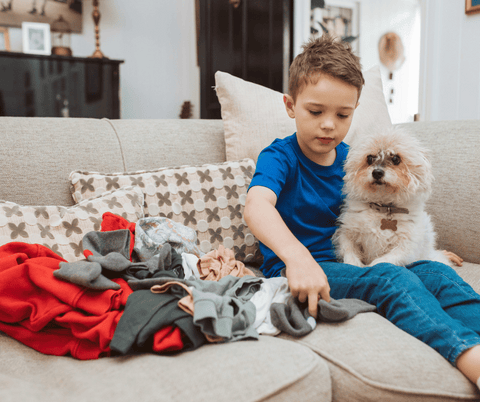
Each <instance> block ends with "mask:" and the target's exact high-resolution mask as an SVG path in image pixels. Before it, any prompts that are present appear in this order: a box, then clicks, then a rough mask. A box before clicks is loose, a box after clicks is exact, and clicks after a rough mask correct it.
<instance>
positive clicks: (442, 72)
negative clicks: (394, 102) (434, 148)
mask: <svg viewBox="0 0 480 402" xmlns="http://www.w3.org/2000/svg"><path fill="white" fill-rule="evenodd" d="M464 7H465V1H463V0H455V1H452V0H422V18H423V21H422V54H423V55H424V60H423V61H422V63H421V66H420V67H421V69H420V82H421V85H422V86H421V87H420V101H419V102H420V118H421V120H423V121H439V120H462V119H480V44H479V38H480V14H474V15H468V16H467V15H466V14H465V11H464V10H465V8H464Z"/></svg>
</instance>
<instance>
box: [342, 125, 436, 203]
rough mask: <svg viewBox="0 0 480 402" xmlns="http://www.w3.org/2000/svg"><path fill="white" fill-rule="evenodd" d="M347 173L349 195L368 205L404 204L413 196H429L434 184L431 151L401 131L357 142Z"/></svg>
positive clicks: (347, 163)
mask: <svg viewBox="0 0 480 402" xmlns="http://www.w3.org/2000/svg"><path fill="white" fill-rule="evenodd" d="M345 173H346V175H345V188H344V190H345V192H346V193H347V194H348V195H349V196H351V197H353V198H355V199H358V200H363V201H368V202H381V203H394V204H397V203H398V204H400V203H404V202H408V201H409V200H410V199H411V198H412V197H413V196H419V195H420V194H424V195H426V196H428V194H429V192H430V188H431V184H432V181H433V176H432V172H431V164H430V161H429V160H428V157H427V152H426V151H425V150H424V149H423V148H422V147H421V146H420V143H419V142H418V140H416V139H415V138H414V137H412V136H410V135H409V134H408V133H406V132H405V131H402V130H400V129H392V130H389V131H388V132H385V133H382V134H379V135H369V136H364V138H362V137H360V140H358V139H357V141H356V142H355V143H354V144H353V145H352V146H351V148H350V151H349V154H348V156H347V160H346V163H345Z"/></svg>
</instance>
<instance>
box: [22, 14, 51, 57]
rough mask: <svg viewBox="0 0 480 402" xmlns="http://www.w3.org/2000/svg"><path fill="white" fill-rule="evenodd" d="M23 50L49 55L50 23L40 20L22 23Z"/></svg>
mask: <svg viewBox="0 0 480 402" xmlns="http://www.w3.org/2000/svg"><path fill="white" fill-rule="evenodd" d="M22 42H23V52H24V53H29V54H43V55H49V54H51V53H52V45H51V39H50V24H44V23H41V22H23V23H22Z"/></svg>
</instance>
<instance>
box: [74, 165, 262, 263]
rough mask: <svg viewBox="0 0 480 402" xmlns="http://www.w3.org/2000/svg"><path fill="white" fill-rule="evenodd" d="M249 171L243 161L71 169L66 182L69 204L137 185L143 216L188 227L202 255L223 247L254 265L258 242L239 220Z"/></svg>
mask: <svg viewBox="0 0 480 402" xmlns="http://www.w3.org/2000/svg"><path fill="white" fill-rule="evenodd" d="M254 170H255V163H254V162H253V160H251V159H244V160H241V161H236V162H226V163H220V164H206V165H201V166H180V167H172V168H161V169H157V170H148V171H137V172H127V173H111V174H107V173H94V172H83V171H75V172H72V173H71V174H70V181H71V183H72V196H73V199H74V200H75V202H81V200H83V199H85V198H88V197H92V196H94V195H95V194H97V193H99V192H103V191H105V190H109V189H112V188H116V187H119V186H124V185H135V186H138V187H140V188H141V189H142V191H143V192H144V195H145V214H146V216H148V217H166V218H169V219H171V220H173V221H175V222H178V223H181V224H183V225H184V226H187V227H189V228H193V229H194V230H196V231H197V244H198V246H199V248H200V251H201V252H202V253H208V252H210V251H212V250H216V249H218V246H219V245H223V246H224V247H225V248H229V249H232V250H233V251H234V253H235V258H236V259H237V260H239V261H245V262H260V260H261V254H260V251H259V249H258V241H257V240H256V239H255V238H254V236H253V235H252V233H251V232H250V230H249V229H248V227H247V225H246V223H245V221H244V219H243V210H244V207H245V199H246V196H247V188H248V186H249V184H250V181H251V179H252V177H253V173H254Z"/></svg>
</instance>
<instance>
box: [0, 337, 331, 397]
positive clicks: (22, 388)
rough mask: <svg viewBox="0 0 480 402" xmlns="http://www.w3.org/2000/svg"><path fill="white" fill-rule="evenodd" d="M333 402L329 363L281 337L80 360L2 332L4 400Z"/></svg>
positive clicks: (0, 370)
mask: <svg viewBox="0 0 480 402" xmlns="http://www.w3.org/2000/svg"><path fill="white" fill-rule="evenodd" d="M298 395H301V396H302V398H301V400H302V402H304V401H330V400H331V382H330V374H329V371H328V366H327V364H326V362H325V361H324V360H323V359H321V358H319V357H318V356H317V355H316V354H315V353H313V352H312V351H311V350H310V349H308V348H306V347H304V346H302V345H299V344H296V343H293V342H288V341H285V340H283V339H277V338H272V337H266V336H261V337H260V340H259V341H240V342H232V343H224V344H210V345H205V346H202V347H201V348H199V349H197V350H195V351H192V352H183V353H179V354H177V355H172V356H160V355H155V354H139V355H130V356H122V357H106V358H101V359H99V360H90V361H80V360H75V359H73V358H71V357H56V356H47V355H43V354H41V353H39V352H36V351H35V350H33V349H30V348H28V347H27V346H24V345H23V344H21V343H19V342H17V341H16V340H14V339H12V338H10V337H8V336H7V335H4V334H2V333H1V332H0V400H1V401H2V402H10V401H11V402H13V401H23V402H29V401H49V402H57V401H58V402H76V401H78V402H84V401H89V402H95V401H99V402H104V401H116V402H123V401H125V402H131V401H153V400H161V401H164V402H168V401H206V402H207V401H208V402H212V401H215V402H221V401H225V402H231V401H236V402H242V401H260V400H262V401H292V400H295V398H296V397H297V396H298Z"/></svg>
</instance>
